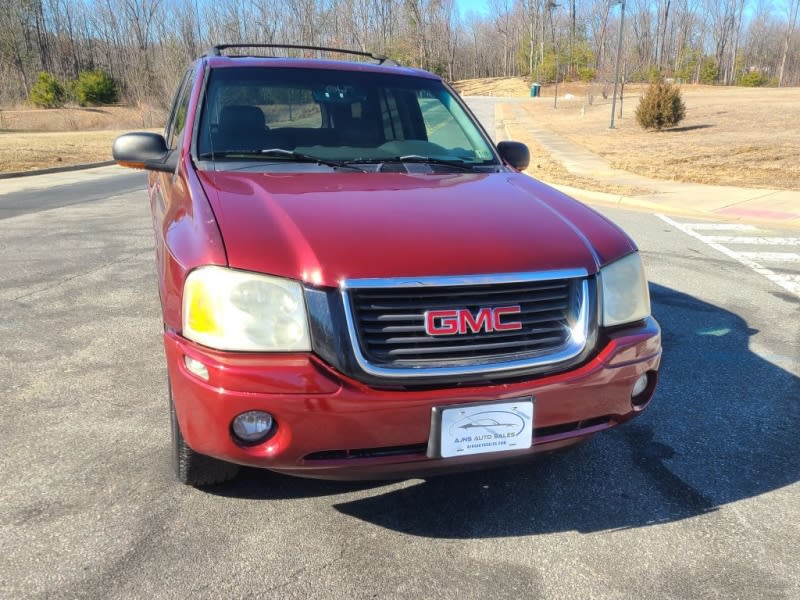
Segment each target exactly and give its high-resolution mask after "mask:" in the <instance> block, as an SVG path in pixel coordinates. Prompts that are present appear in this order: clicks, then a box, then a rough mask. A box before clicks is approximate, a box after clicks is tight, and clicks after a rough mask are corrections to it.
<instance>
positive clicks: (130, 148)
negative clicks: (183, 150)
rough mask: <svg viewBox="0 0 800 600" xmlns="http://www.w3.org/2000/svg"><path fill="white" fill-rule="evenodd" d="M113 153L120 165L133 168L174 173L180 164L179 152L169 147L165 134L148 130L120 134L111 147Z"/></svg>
mask: <svg viewBox="0 0 800 600" xmlns="http://www.w3.org/2000/svg"><path fill="white" fill-rule="evenodd" d="M111 155H112V156H113V157H114V160H115V161H117V164H118V165H120V166H122V167H130V168H131V169H148V170H150V171H164V172H165V173H173V172H174V171H175V168H176V167H177V166H178V153H177V152H174V151H172V150H170V149H169V148H167V141H166V140H165V139H164V136H163V135H161V134H158V133H150V132H148V131H136V132H133V133H126V134H124V135H121V136H119V137H118V138H117V139H115V140H114V145H113V146H112V147H111Z"/></svg>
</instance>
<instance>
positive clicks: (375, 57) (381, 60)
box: [203, 44, 399, 66]
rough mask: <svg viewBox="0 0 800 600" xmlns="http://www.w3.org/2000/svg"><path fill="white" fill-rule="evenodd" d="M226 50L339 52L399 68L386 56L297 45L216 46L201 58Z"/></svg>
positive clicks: (217, 54) (219, 54) (219, 53)
mask: <svg viewBox="0 0 800 600" xmlns="http://www.w3.org/2000/svg"><path fill="white" fill-rule="evenodd" d="M228 48H288V49H290V50H317V51H320V52H339V53H340V54H352V55H355V56H366V57H367V58H371V59H372V60H376V61H378V64H379V65H382V64H383V63H390V64H393V65H397V66H399V63H398V62H397V61H395V60H393V59H391V58H389V57H388V56H384V55H382V54H374V53H373V52H362V51H360V50H348V49H346V48H329V47H326V46H303V45H297V44H217V45H215V46H211V48H209V49H208V50H206V51H205V53H204V54H203V56H222V51H223V50H226V49H228Z"/></svg>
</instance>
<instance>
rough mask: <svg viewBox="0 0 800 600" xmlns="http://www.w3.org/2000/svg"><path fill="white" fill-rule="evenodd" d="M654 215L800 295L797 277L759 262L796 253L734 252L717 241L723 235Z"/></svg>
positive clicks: (792, 259)
mask: <svg viewBox="0 0 800 600" xmlns="http://www.w3.org/2000/svg"><path fill="white" fill-rule="evenodd" d="M656 216H657V217H658V218H659V219H661V220H662V221H664V222H665V223H667V224H668V225H672V226H673V227H674V228H675V229H677V230H678V231H682V232H683V233H685V234H686V235H689V236H691V237H693V238H695V239H697V240H700V241H701V242H703V243H704V244H707V245H708V246H710V247H712V248H713V249H714V250H716V251H717V252H721V253H722V254H724V255H725V256H728V257H730V258H732V259H733V260H735V261H736V262H738V263H741V264H743V265H744V266H745V267H748V268H749V269H752V270H753V271H755V272H756V273H758V274H759V275H761V276H762V277H766V278H767V279H769V280H770V281H771V282H772V283H774V284H775V285H778V286H780V287H782V288H783V289H785V290H786V291H788V292H790V293H792V294H794V295H795V296H798V297H800V282H799V281H797V277H796V276H795V275H784V274H782V273H775V272H774V271H772V270H770V269H768V268H766V267H765V266H764V265H762V264H761V262H766V261H768V260H787V257H796V256H798V255H797V254H795V253H792V252H736V251H734V250H731V249H730V248H726V247H725V246H723V245H722V244H721V243H720V242H719V241H718V240H719V238H721V237H724V236H706V235H702V234H700V233H697V232H696V231H694V230H693V229H692V228H691V227H686V226H685V225H684V224H683V223H678V222H677V221H673V220H672V219H670V218H669V217H667V216H666V215H661V214H657V215H656ZM777 257H783V258H777ZM798 258H800V257H798ZM788 260H789V261H792V262H793V261H794V260H795V258H788Z"/></svg>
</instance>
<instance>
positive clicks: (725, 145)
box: [525, 84, 800, 190]
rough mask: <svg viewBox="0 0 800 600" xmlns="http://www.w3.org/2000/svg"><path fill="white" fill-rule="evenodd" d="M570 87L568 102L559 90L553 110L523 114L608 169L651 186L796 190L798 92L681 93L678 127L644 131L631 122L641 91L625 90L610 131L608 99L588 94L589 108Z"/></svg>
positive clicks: (693, 89)
mask: <svg viewBox="0 0 800 600" xmlns="http://www.w3.org/2000/svg"><path fill="white" fill-rule="evenodd" d="M571 87H572V91H571V92H570V89H569V88H567V90H565V92H567V93H572V95H573V98H571V99H565V98H563V97H561V96H562V94H561V89H559V96H560V97H559V101H558V109H557V110H554V109H553V105H552V101H551V100H544V101H543V100H532V101H531V103H530V104H528V105H526V107H525V109H526V110H527V112H528V114H529V115H530V116H531V118H533V119H535V120H536V122H537V123H538V124H539V125H543V126H545V127H547V128H549V129H551V130H552V131H554V132H555V133H557V134H559V135H561V136H563V137H565V138H567V139H569V140H570V141H572V142H575V143H577V144H581V145H583V146H584V147H586V148H587V149H589V150H591V151H592V152H594V153H595V154H598V155H600V156H602V157H604V158H606V159H607V160H608V161H609V162H610V163H611V165H612V166H613V167H615V168H618V169H624V170H626V171H631V172H633V173H638V174H640V175H645V176H648V177H653V178H657V179H672V180H677V181H689V182H696V183H707V184H717V185H735V186H742V187H755V188H773V189H788V190H798V189H800V158H798V157H800V119H799V118H798V117H800V109H798V106H800V88H789V89H774V88H763V89H752V88H721V87H712V86H684V87H683V89H682V92H683V99H684V102H685V104H686V109H687V110H686V118H685V119H684V121H683V122H682V123H681V124H680V125H679V126H678V127H676V128H674V129H665V130H663V131H660V132H654V131H651V132H646V131H643V130H642V129H641V128H640V127H639V125H638V124H637V123H636V119H635V117H634V111H635V109H636V106H637V104H638V99H639V97H640V94H641V93H642V91H643V89H644V87H643V86H637V87H636V88H633V87H632V86H626V90H625V99H624V104H623V118H622V119H617V121H616V129H613V130H610V129H608V125H609V121H610V116H611V99H610V98H608V99H603V98H602V95H600V94H596V93H595V94H594V97H593V99H592V100H593V102H592V104H589V100H588V88H587V87H586V86H583V87H582V88H581V87H580V86H577V85H575V84H573V85H572V86H571ZM546 91H547V92H549V93H550V94H552V90H551V89H550V90H546ZM550 98H552V95H550Z"/></svg>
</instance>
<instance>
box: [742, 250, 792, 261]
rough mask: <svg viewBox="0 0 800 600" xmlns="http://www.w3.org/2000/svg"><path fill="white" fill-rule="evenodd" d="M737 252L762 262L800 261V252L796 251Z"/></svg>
mask: <svg viewBox="0 0 800 600" xmlns="http://www.w3.org/2000/svg"><path fill="white" fill-rule="evenodd" d="M737 254H738V255H739V256H744V257H745V258H749V259H750V260H755V261H762V262H772V261H775V262H800V254H797V253H796V252H738V253H737Z"/></svg>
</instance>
